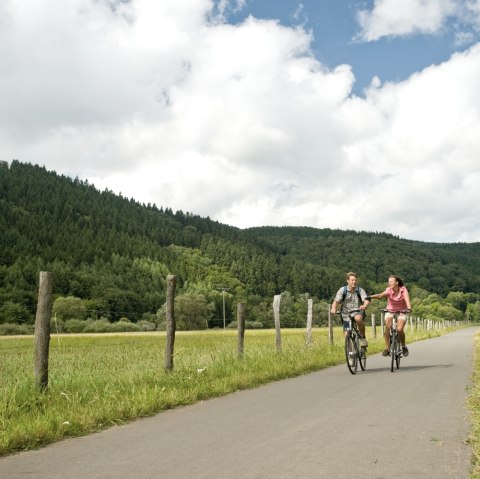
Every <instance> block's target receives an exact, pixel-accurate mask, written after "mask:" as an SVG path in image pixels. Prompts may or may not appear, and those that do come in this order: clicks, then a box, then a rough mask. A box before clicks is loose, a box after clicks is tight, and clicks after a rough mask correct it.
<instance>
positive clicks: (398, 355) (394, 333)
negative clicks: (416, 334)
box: [384, 309, 407, 373]
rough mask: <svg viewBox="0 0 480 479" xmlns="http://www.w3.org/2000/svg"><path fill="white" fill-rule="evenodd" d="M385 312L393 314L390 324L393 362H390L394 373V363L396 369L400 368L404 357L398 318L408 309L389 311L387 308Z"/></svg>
mask: <svg viewBox="0 0 480 479" xmlns="http://www.w3.org/2000/svg"><path fill="white" fill-rule="evenodd" d="M384 312H386V313H389V314H391V315H393V318H392V324H391V326H390V356H391V364H390V372H392V373H393V370H394V365H395V366H396V369H399V368H400V360H401V359H402V357H403V350H402V345H401V344H400V338H399V336H398V329H397V320H398V316H399V315H400V314H405V313H407V311H395V312H394V311H388V310H387V309H385V310H384Z"/></svg>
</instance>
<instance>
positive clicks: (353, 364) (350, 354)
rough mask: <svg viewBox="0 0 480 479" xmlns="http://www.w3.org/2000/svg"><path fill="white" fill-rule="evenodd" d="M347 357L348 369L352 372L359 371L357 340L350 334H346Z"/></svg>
mask: <svg viewBox="0 0 480 479" xmlns="http://www.w3.org/2000/svg"><path fill="white" fill-rule="evenodd" d="M345 359H346V360H347V366H348V370H349V371H350V372H351V373H352V374H356V372H357V359H358V356H357V349H356V347H355V342H354V341H353V338H352V336H351V335H350V334H347V335H346V336H345Z"/></svg>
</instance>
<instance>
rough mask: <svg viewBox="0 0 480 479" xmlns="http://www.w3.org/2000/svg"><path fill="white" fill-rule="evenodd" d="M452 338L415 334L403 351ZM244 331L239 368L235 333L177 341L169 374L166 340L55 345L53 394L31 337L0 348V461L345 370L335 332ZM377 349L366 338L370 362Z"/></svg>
mask: <svg viewBox="0 0 480 479" xmlns="http://www.w3.org/2000/svg"><path fill="white" fill-rule="evenodd" d="M444 332H448V330H443V331H438V330H436V331H416V332H414V333H413V334H411V333H409V335H408V339H409V341H415V340H419V339H424V338H427V337H433V336H438V335H440V334H443V333H444ZM334 343H335V345H334V346H331V345H330V344H329V341H328V337H327V330H326V329H324V328H322V329H315V330H314V334H313V344H312V345H311V346H310V347H306V346H305V332H304V330H284V331H282V352H281V353H277V352H276V350H275V332H274V331H271V330H270V331H251V330H249V331H246V333H245V354H244V357H243V359H239V358H237V337H236V332H235V331H205V332H196V333H188V332H181V333H177V335H176V340H175V357H174V371H173V372H170V373H167V372H165V371H164V369H163V365H164V347H165V334H164V333H133V334H128V333H127V334H109V335H98V334H97V335H91V336H88V335H77V336H60V335H54V336H52V339H51V342H50V357H49V387H48V390H47V392H46V393H40V392H38V391H37V388H36V385H35V382H34V378H33V359H34V358H33V351H34V340H33V337H31V336H30V337H16V338H12V337H2V338H0V455H5V454H8V453H11V452H14V451H20V450H26V449H31V448H36V447H38V446H41V445H45V444H48V443H50V442H53V441H56V440H59V439H61V438H65V437H69V436H79V435H83V434H88V433H90V432H93V431H97V430H100V429H103V428H106V427H109V426H111V425H114V424H122V423H125V422H126V421H130V420H132V419H135V418H138V417H142V416H147V415H151V414H154V413H156V412H159V411H162V410H165V409H169V408H174V407H176V406H179V405H185V404H191V403H194V402H196V401H199V400H202V399H206V398H211V397H215V396H220V395H224V394H227V393H230V392H233V391H236V390H239V389H245V388H252V387H256V386H258V385H261V384H264V383H266V382H269V381H274V380H278V379H282V378H286V377H291V376H296V375H300V374H303V373H306V372H310V371H314V370H318V369H321V368H325V367H328V366H331V365H334V364H338V363H340V362H343V361H344V352H343V338H342V332H341V330H340V328H336V329H335V332H334ZM382 349H383V340H382V339H381V338H379V339H376V340H373V339H372V338H369V353H370V354H372V353H375V352H379V351H381V350H382Z"/></svg>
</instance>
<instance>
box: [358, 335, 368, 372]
mask: <svg viewBox="0 0 480 479" xmlns="http://www.w3.org/2000/svg"><path fill="white" fill-rule="evenodd" d="M356 342H357V351H358V362H359V363H360V367H361V368H362V371H365V369H366V367H367V348H362V347H361V346H360V344H359V340H358V337H357V341H356Z"/></svg>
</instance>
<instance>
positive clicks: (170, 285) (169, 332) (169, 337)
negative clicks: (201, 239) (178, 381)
mask: <svg viewBox="0 0 480 479" xmlns="http://www.w3.org/2000/svg"><path fill="white" fill-rule="evenodd" d="M176 286H177V277H176V276H175V275H173V274H169V275H168V276H167V304H166V306H167V307H166V311H167V318H166V319H167V322H166V329H165V331H166V338H165V370H166V371H171V370H172V369H173V351H174V346H175V329H176V326H175V308H174V304H175V288H176Z"/></svg>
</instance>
